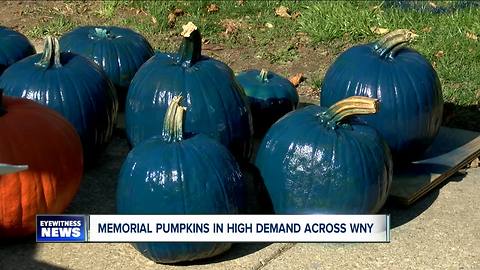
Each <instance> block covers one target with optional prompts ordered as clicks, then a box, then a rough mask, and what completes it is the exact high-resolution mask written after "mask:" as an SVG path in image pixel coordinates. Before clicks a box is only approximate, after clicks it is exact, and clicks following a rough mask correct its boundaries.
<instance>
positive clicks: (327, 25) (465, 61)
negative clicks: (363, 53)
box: [300, 1, 480, 105]
mask: <svg viewBox="0 0 480 270" xmlns="http://www.w3.org/2000/svg"><path fill="white" fill-rule="evenodd" d="M374 7H377V8H374ZM302 15H303V16H302V19H301V21H300V25H301V27H300V29H301V30H302V31H305V32H306V33H308V34H309V35H310V37H311V38H312V40H313V42H314V43H315V44H326V43H328V42H331V41H334V40H338V39H341V40H343V41H344V42H349V43H357V42H368V41H372V40H374V39H376V38H378V36H376V35H375V34H374V33H372V31H371V30H370V28H371V27H382V28H387V29H397V28H407V29H411V30H414V31H415V32H416V33H417V34H419V38H418V39H417V40H416V41H415V42H414V43H413V44H411V46H412V47H413V48H415V49H417V50H418V51H419V52H420V53H422V54H423V55H424V56H426V57H427V58H428V59H429V60H430V61H431V62H432V63H433V62H434V63H435V68H436V70H437V72H438V74H439V77H440V78H441V81H442V83H443V92H444V96H445V100H446V101H447V102H452V103H455V104H459V105H470V104H476V103H477V102H478V97H477V93H478V91H479V89H480V87H479V86H480V76H478V74H480V43H479V42H480V40H477V41H475V40H472V39H469V38H467V33H474V34H476V35H480V20H479V19H478V18H480V9H478V8H467V9H463V10H457V11H455V12H453V13H447V14H433V13H429V12H419V11H414V10H403V9H399V8H389V7H385V6H383V5H382V2H378V1H377V2H344V3H341V4H340V3H336V2H325V3H323V2H317V3H313V2H310V3H308V4H307V5H306V6H305V11H304V12H303V14H302ZM439 51H443V53H444V56H443V57H441V58H438V57H436V56H435V55H436V54H437V52H439Z"/></svg>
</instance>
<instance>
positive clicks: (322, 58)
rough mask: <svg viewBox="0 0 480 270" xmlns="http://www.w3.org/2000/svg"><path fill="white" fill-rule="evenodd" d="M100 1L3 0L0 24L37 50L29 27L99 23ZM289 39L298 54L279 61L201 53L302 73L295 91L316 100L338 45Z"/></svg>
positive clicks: (215, 50)
mask: <svg viewBox="0 0 480 270" xmlns="http://www.w3.org/2000/svg"><path fill="white" fill-rule="evenodd" d="M100 5H101V3H100V2H98V1H85V2H75V3H74V4H72V3H69V2H66V3H64V2H63V1H38V2H35V1H8V2H3V3H2V5H1V6H0V12H1V14H3V15H2V17H1V18H0V25H3V26H7V27H10V28H13V29H15V30H17V31H19V32H21V33H23V34H25V35H27V37H29V38H30V40H31V42H32V43H33V44H34V46H35V47H36V49H37V52H41V51H42V50H43V40H42V39H39V38H32V37H30V36H29V33H30V32H31V31H32V29H34V28H35V27H38V26H39V25H41V24H45V23H46V22H48V21H49V20H52V19H53V18H54V17H56V16H59V14H61V15H64V16H67V17H69V18H70V17H71V20H72V21H73V22H74V23H75V24H78V25H98V24H102V23H104V22H105V19H102V18H101V17H99V16H96V15H95V11H96V10H98V9H99V6H100ZM122 12H129V10H125V11H123V10H122ZM74 14H75V15H74ZM130 15H132V14H130ZM153 39H154V40H149V41H150V42H151V43H152V44H155V43H156V42H158V40H155V38H153ZM172 39H173V40H174V41H173V42H175V39H177V40H178V41H180V37H172ZM291 43H292V44H294V46H295V48H296V50H297V52H298V56H297V57H295V58H294V59H293V60H292V61H287V62H281V63H278V62H275V63H272V62H271V61H269V60H268V59H265V58H262V57H257V56H258V54H259V53H260V52H259V51H258V49H257V48H254V47H241V48H228V47H226V46H223V45H222V44H213V43H209V44H205V45H204V46H203V53H204V54H206V55H208V56H212V57H215V58H217V59H219V60H221V61H223V62H225V63H227V64H228V65H229V66H230V67H231V68H232V69H233V70H234V71H235V72H240V71H242V70H246V69H253V68H256V69H259V68H267V69H268V70H271V71H273V72H276V73H279V74H281V75H283V76H287V77H289V76H293V75H295V74H298V73H303V74H304V78H305V79H304V81H303V82H302V83H301V84H300V86H299V87H298V91H299V94H300V95H303V96H306V97H309V98H310V99H313V100H318V98H319V89H317V88H316V87H314V81H315V80H317V79H319V78H322V77H323V75H324V73H325V71H326V69H327V67H328V66H329V65H330V64H331V63H332V62H333V60H334V59H335V57H336V55H337V53H338V49H332V48H327V47H323V46H317V47H312V46H308V45H307V43H308V38H307V37H306V36H305V35H304V34H302V33H299V34H297V35H296V36H294V37H292V40H291ZM178 44H179V42H178ZM281 45H282V44H277V43H275V42H272V47H271V48H269V49H271V50H272V51H273V50H275V49H276V47H278V46H281ZM335 50H337V51H335Z"/></svg>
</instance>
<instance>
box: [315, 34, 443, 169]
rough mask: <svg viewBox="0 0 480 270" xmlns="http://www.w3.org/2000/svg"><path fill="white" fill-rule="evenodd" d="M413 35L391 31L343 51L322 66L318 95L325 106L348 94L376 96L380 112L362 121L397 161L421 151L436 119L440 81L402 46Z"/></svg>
mask: <svg viewBox="0 0 480 270" xmlns="http://www.w3.org/2000/svg"><path fill="white" fill-rule="evenodd" d="M413 36H414V35H413V33H411V32H410V31H406V30H397V31H393V32H391V33H389V34H387V35H386V36H385V37H384V38H382V39H380V40H379V41H377V42H374V43H369V44H364V45H358V46H354V47H352V48H350V49H348V50H347V51H345V52H344V53H343V54H341V55H340V56H339V57H338V58H337V60H335V62H334V63H333V64H332V65H331V66H330V68H329V69H328V71H327V73H326V75H325V78H324V80H323V84H322V91H321V96H320V104H321V105H322V106H325V107H328V106H331V105H332V104H334V103H335V102H337V101H339V100H342V99H344V98H346V97H349V96H367V97H372V98H378V99H379V100H380V102H381V104H382V110H381V111H380V112H379V113H378V114H375V115H369V116H365V117H362V119H363V120H365V121H366V122H367V123H368V124H370V125H371V126H373V127H375V128H376V129H377V130H378V131H379V132H380V133H381V134H382V136H383V137H384V138H385V140H386V141H387V143H388V145H389V146H390V149H391V151H392V154H393V156H394V158H395V159H396V160H398V161H409V160H412V159H414V158H415V157H418V156H419V155H420V154H422V153H423V152H424V150H426V149H427V148H428V147H429V146H430V144H431V143H432V142H433V139H434V138H435V136H436V135H437V133H438V131H439V129H440V125H441V123H442V114H443V97H442V89H441V85H440V81H439V79H438V76H437V73H436V72H435V70H434V69H433V67H432V66H431V65H430V63H429V62H428V60H427V59H425V58H424V57H423V56H422V55H421V54H419V53H418V52H416V51H415V50H413V49H409V48H406V47H405V44H406V43H407V42H409V41H410V40H411V39H412V37H413Z"/></svg>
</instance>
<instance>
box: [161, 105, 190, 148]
mask: <svg viewBox="0 0 480 270" xmlns="http://www.w3.org/2000/svg"><path fill="white" fill-rule="evenodd" d="M181 100H182V96H175V97H173V99H172V101H171V102H170V105H169V106H168V109H167V113H166V114H165V119H164V122H163V132H162V136H163V139H164V140H165V141H167V142H179V141H181V140H183V115H184V112H185V109H186V108H185V107H182V106H180V101H181Z"/></svg>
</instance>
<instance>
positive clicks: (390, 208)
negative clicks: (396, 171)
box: [380, 172, 466, 229]
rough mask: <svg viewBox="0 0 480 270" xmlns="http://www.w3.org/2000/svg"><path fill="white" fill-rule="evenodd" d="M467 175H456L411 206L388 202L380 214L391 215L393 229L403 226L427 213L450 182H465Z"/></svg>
mask: <svg viewBox="0 0 480 270" xmlns="http://www.w3.org/2000/svg"><path fill="white" fill-rule="evenodd" d="M465 175H466V174H464V173H460V172H458V173H456V174H455V175H453V176H451V177H450V178H449V179H448V180H447V181H445V182H443V183H442V184H440V185H439V186H438V187H436V188H434V189H433V190H432V191H430V192H429V193H428V194H427V195H425V196H424V197H423V198H421V199H420V200H418V201H416V202H415V203H413V204H412V205H409V206H405V205H401V204H399V203H398V202H396V201H393V200H388V201H387V203H386V204H385V206H384V207H383V209H382V210H381V211H380V214H390V227H391V228H392V229H393V228H395V227H399V226H402V225H403V224H405V223H407V222H409V221H411V220H413V219H415V218H416V217H418V216H419V215H421V214H422V213H423V212H425V211H426V210H427V209H428V208H429V207H430V206H431V205H432V204H433V203H434V202H435V200H436V199H437V197H438V195H439V193H440V189H441V188H442V187H443V186H445V185H447V184H448V183H450V182H460V181H462V180H463V178H464V177H465Z"/></svg>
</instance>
